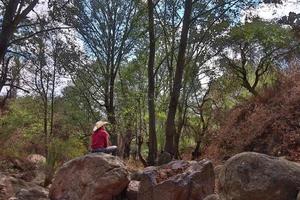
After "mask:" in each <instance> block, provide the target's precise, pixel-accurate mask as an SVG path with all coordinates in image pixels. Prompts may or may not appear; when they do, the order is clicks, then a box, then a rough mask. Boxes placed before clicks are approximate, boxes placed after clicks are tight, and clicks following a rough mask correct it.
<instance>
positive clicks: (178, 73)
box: [164, 0, 193, 155]
mask: <svg viewBox="0 0 300 200" xmlns="http://www.w3.org/2000/svg"><path fill="white" fill-rule="evenodd" d="M192 8H193V1H192V0H186V1H185V6H184V15H183V24H182V32H181V37H180V45H179V51H178V58H177V65H176V70H175V78H174V82H173V88H172V91H171V94H170V96H171V98H170V103H169V109H168V116H167V121H166V143H165V149H164V150H165V151H166V152H168V153H170V154H172V155H173V154H174V134H175V133H176V127H175V115H176V110H177V105H178V99H179V96H180V90H181V83H182V77H183V73H184V66H185V53H186V47H187V41H188V32H189V26H190V23H191V21H190V20H191V13H192Z"/></svg>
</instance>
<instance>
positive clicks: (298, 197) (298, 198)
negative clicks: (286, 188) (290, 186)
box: [297, 191, 300, 200]
mask: <svg viewBox="0 0 300 200" xmlns="http://www.w3.org/2000/svg"><path fill="white" fill-rule="evenodd" d="M297 200H300V191H299V192H298V196H297Z"/></svg>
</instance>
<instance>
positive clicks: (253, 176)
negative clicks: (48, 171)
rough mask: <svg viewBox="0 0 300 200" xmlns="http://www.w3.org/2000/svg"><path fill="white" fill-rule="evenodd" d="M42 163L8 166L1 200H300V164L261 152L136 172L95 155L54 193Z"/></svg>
mask: <svg viewBox="0 0 300 200" xmlns="http://www.w3.org/2000/svg"><path fill="white" fill-rule="evenodd" d="M35 158H36V156H35ZM40 159H42V158H39V159H37V160H40ZM37 160H34V159H32V158H28V159H27V161H24V160H13V161H10V162H8V163H6V165H7V167H6V168H2V169H1V172H0V199H1V200H2V199H3V200H49V199H50V200H173V199H176V200H300V193H299V190H300V165H299V164H298V163H295V162H290V161H287V160H285V159H283V158H275V157H271V156H267V155H264V154H258V153H251V152H246V153H241V154H237V155H235V156H233V157H232V158H230V159H229V160H227V161H226V162H225V164H224V165H218V166H215V167H213V165H212V163H211V162H210V161H209V160H202V161H182V160H175V161H171V162H170V163H168V164H165V165H161V166H157V167H148V168H145V169H143V170H140V171H137V172H134V173H131V172H129V171H128V169H127V167H126V166H125V164H124V163H123V162H122V161H121V160H120V159H119V158H117V157H114V156H111V155H107V154H101V153H100V154H90V155H86V156H83V157H80V158H77V159H74V160H71V161H69V162H67V163H65V164H64V165H63V166H62V167H61V168H60V169H59V170H58V171H57V173H56V175H55V177H54V180H53V183H52V185H51V187H50V188H49V190H48V189H47V188H43V187H42V184H43V178H44V175H43V173H42V171H40V164H39V162H38V161H37ZM1 166H4V164H3V163H2V165H1ZM25 166H26V169H25ZM8 169H9V170H8ZM48 192H49V193H48Z"/></svg>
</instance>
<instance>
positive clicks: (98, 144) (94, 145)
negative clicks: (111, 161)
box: [91, 121, 117, 155]
mask: <svg viewBox="0 0 300 200" xmlns="http://www.w3.org/2000/svg"><path fill="white" fill-rule="evenodd" d="M106 124H108V122H105V121H98V122H97V123H96V124H95V126H94V128H93V134H92V142H91V152H92V153H97V152H103V153H108V154H112V155H116V153H117V146H111V142H110V141H109V134H108V132H107V131H106V130H105V125H106Z"/></svg>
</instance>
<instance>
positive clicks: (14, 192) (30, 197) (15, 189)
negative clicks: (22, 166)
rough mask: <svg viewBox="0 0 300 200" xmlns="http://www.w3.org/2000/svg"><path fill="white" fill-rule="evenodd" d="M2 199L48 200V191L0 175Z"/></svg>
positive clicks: (0, 197) (0, 195)
mask: <svg viewBox="0 0 300 200" xmlns="http://www.w3.org/2000/svg"><path fill="white" fill-rule="evenodd" d="M0 199H3V200H5V199H9V200H47V199H48V191H47V190H46V189H45V188H43V187H40V186H38V185H35V184H33V183H31V182H26V181H24V180H21V179H17V178H14V177H11V176H8V175H4V174H1V173H0Z"/></svg>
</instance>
